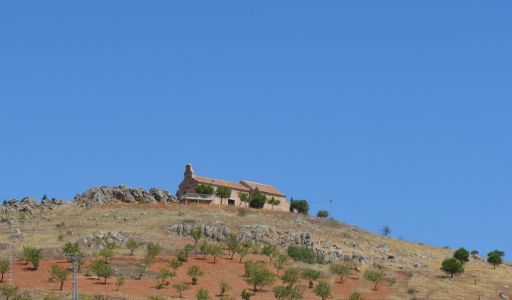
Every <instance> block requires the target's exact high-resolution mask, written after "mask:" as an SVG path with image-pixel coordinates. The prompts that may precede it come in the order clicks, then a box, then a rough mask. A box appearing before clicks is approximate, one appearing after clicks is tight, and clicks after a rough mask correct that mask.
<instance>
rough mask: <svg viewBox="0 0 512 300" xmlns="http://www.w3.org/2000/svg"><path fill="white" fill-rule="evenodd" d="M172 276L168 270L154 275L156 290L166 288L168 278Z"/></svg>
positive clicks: (162, 270)
mask: <svg viewBox="0 0 512 300" xmlns="http://www.w3.org/2000/svg"><path fill="white" fill-rule="evenodd" d="M172 276H173V275H172V273H171V272H170V271H169V270H167V269H160V270H159V271H158V274H157V275H156V288H157V289H163V288H164V287H166V286H168V285H169V284H170V282H169V278H171V277H172Z"/></svg>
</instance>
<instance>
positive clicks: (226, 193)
mask: <svg viewBox="0 0 512 300" xmlns="http://www.w3.org/2000/svg"><path fill="white" fill-rule="evenodd" d="M215 196H217V197H219V198H220V204H222V200H223V199H227V198H229V197H231V189H230V188H228V187H225V186H219V187H218V188H217V190H216V191H215Z"/></svg>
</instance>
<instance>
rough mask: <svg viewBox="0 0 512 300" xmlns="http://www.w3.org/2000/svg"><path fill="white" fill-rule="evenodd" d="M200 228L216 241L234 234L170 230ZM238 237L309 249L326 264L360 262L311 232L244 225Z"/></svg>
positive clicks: (223, 229)
mask: <svg viewBox="0 0 512 300" xmlns="http://www.w3.org/2000/svg"><path fill="white" fill-rule="evenodd" d="M196 227H199V228H201V229H202V230H203V233H204V236H206V237H207V238H209V239H211V240H214V241H223V240H225V238H226V236H227V235H228V234H229V233H230V232H234V231H233V230H231V228H229V227H226V226H219V227H217V226H213V225H209V224H188V223H182V224H173V225H169V227H168V230H169V233H170V234H171V235H179V236H185V237H188V236H190V233H191V231H192V229H193V228H196ZM237 237H238V240H239V241H240V242H244V241H255V242H258V243H262V244H273V245H278V246H280V247H282V248H287V247H288V246H290V245H296V246H301V247H306V248H309V249H311V250H313V251H315V252H316V254H317V255H318V256H319V257H322V258H323V260H324V262H332V261H337V260H342V259H345V260H352V259H358V260H360V256H359V255H355V256H354V255H343V253H342V252H341V250H340V249H337V247H336V246H334V245H332V243H329V242H325V241H320V240H317V239H316V238H315V236H314V234H312V233H311V232H307V231H295V230H281V229H277V228H276V227H274V226H270V225H260V224H248V225H242V226H241V227H240V229H239V230H238V231H237Z"/></svg>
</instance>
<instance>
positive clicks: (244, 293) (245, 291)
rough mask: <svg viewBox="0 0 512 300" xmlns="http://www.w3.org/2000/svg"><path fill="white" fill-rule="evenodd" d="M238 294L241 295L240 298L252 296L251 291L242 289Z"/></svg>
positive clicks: (247, 299)
mask: <svg viewBox="0 0 512 300" xmlns="http://www.w3.org/2000/svg"><path fill="white" fill-rule="evenodd" d="M240 296H241V297H242V299H244V300H250V299H251V297H252V294H251V292H249V291H247V290H243V291H242V294H240Z"/></svg>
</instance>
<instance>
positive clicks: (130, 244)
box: [126, 239, 144, 256]
mask: <svg viewBox="0 0 512 300" xmlns="http://www.w3.org/2000/svg"><path fill="white" fill-rule="evenodd" d="M143 244H144V243H143V242H141V241H139V240H136V239H129V240H128V241H127V242H126V248H127V249H128V250H130V255H131V256H133V253H134V252H135V250H137V249H139V248H140V246H142V245H143Z"/></svg>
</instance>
